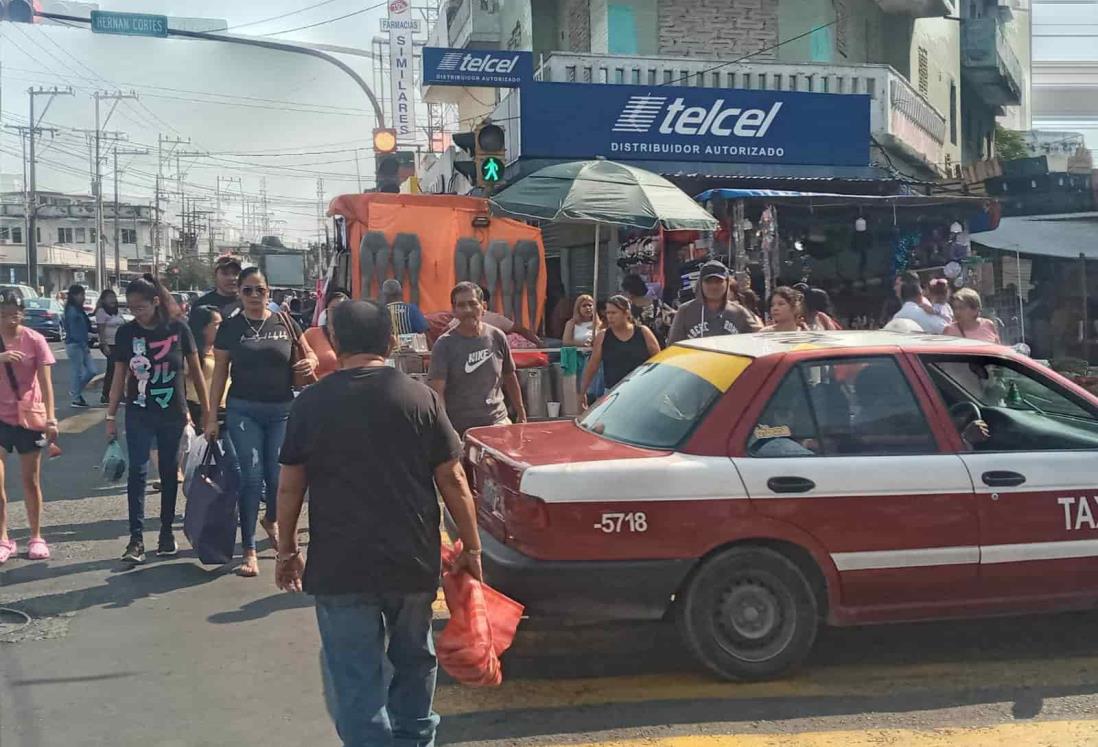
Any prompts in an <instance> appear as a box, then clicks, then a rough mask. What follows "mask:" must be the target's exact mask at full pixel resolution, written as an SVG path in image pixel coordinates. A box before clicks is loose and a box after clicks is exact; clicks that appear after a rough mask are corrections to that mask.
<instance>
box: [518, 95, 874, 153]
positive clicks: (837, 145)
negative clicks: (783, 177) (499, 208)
mask: <svg viewBox="0 0 1098 747" xmlns="http://www.w3.org/2000/svg"><path fill="white" fill-rule="evenodd" d="M521 115H522V118H521V127H522V155H523V156H524V157H528V158H590V157H592V156H596V155H599V156H605V157H607V158H610V159H617V160H657V161H717V162H730V163H772V164H787V165H792V164H798V165H801V164H804V165H827V166H866V165H868V164H869V96H865V95H861V94H826V93H802V92H797V91H749V90H738V89H726V88H686V87H677V86H654V87H643V86H618V85H603V84H593V83H533V84H531V85H528V86H524V87H523V89H522V91H521Z"/></svg>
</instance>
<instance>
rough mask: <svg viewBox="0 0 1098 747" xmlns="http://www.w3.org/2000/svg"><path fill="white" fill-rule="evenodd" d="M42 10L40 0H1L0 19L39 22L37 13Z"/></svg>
mask: <svg viewBox="0 0 1098 747" xmlns="http://www.w3.org/2000/svg"><path fill="white" fill-rule="evenodd" d="M41 11H42V4H41V3H39V2H38V0H0V21H11V22H13V23H37V22H38V21H37V19H36V18H35V13H40V12H41Z"/></svg>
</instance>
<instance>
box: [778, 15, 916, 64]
mask: <svg viewBox="0 0 1098 747" xmlns="http://www.w3.org/2000/svg"><path fill="white" fill-rule="evenodd" d="M886 18H887V19H888V24H889V25H895V24H900V25H901V26H903V27H905V28H906V27H907V26H908V25H909V24H907V23H906V22H905V21H904V20H903V19H899V18H894V17H891V16H886V15H885V14H884V13H883V12H882V11H881V9H880V6H878V5H877V3H876V2H874V0H782V1H781V2H780V3H779V5H778V37H779V38H780V39H787V40H791V41H788V42H787V43H785V44H782V45H781V46H780V47H779V48H778V49H777V51H776V59H778V60H780V61H782V62H830V63H834V64H855V63H862V62H877V63H879V62H883V61H885V60H883V59H882V56H883V54H884V52H883V50H884V48H885V44H884V38H883V28H884V26H885V25H886V24H885V19H886ZM836 19H837V20H836ZM832 21H836V23H834V24H832V25H828V24H831V22H832ZM809 32H811V33H809ZM804 34H808V35H807V36H803V35H804ZM798 37H799V38H798Z"/></svg>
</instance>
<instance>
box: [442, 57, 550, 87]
mask: <svg viewBox="0 0 1098 747" xmlns="http://www.w3.org/2000/svg"><path fill="white" fill-rule="evenodd" d="M533 77H534V57H533V55H532V54H531V53H530V52H501V51H495V50H492V51H488V50H469V49H447V48H445V47H424V48H423V84H424V85H435V86H485V87H489V88H518V87H519V86H521V85H523V84H525V83H527V82H529V81H530V80H531V79H532V78H533Z"/></svg>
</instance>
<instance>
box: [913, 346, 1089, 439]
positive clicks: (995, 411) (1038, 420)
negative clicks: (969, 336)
mask: <svg viewBox="0 0 1098 747" xmlns="http://www.w3.org/2000/svg"><path fill="white" fill-rule="evenodd" d="M923 360H924V363H925V364H926V367H927V372H928V373H929V374H930V378H931V380H932V381H933V382H934V385H935V387H936V388H937V390H938V393H939V394H940V395H941V397H942V400H943V402H944V403H945V405H946V407H947V408H949V414H950V416H951V418H952V420H953V424H954V425H955V426H956V427H957V429H958V431H959V432H962V433H963V432H964V429H965V428H967V427H968V424H969V423H971V422H972V421H973V420H975V419H977V417H978V418H980V419H982V420H983V421H984V422H985V423H986V424H987V429H988V433H989V438H987V440H985V441H978V442H975V443H971V444H969V445H970V447H971V448H974V449H976V450H978V451H1053V450H1063V449H1098V413H1096V412H1095V411H1094V409H1093V408H1092V407H1091V406H1090V404H1089V403H1087V402H1086V401H1085V400H1082V399H1076V398H1075V397H1074V396H1073V395H1072V394H1071V393H1070V392H1067V391H1066V390H1063V389H1061V388H1060V387H1058V386H1057V385H1056V384H1055V383H1053V382H1052V381H1049V380H1048V379H1045V378H1044V377H1042V376H1041V375H1040V374H1039V373H1037V372H1036V371H1033V370H1031V369H1029V368H1027V367H1026V366H1024V365H1023V364H1021V363H1018V362H1015V361H1011V360H1007V359H1002V358H992V357H978V356H926V357H924V359H923Z"/></svg>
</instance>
